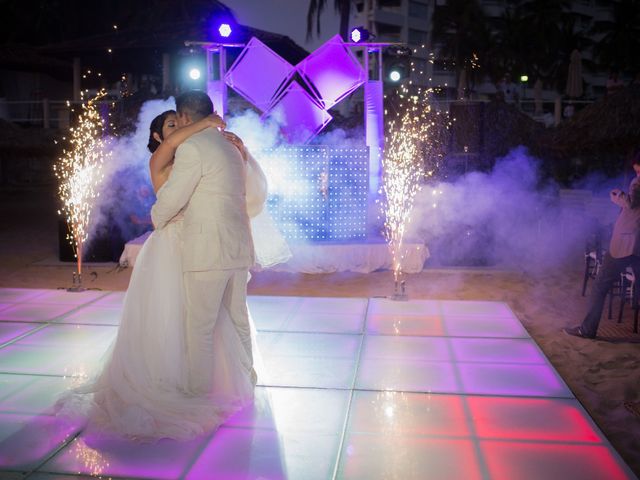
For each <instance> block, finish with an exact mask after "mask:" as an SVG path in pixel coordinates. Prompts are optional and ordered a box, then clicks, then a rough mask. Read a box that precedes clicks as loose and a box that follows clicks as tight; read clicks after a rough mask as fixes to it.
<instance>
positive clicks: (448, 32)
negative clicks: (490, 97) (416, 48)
mask: <svg viewBox="0 0 640 480" xmlns="http://www.w3.org/2000/svg"><path fill="white" fill-rule="evenodd" d="M433 41H434V45H440V49H439V52H438V55H439V56H440V57H441V58H443V59H446V60H448V61H450V62H451V63H452V64H453V66H454V68H455V71H456V76H457V77H458V79H459V77H460V75H461V74H462V71H463V70H465V69H466V70H467V71H470V73H472V74H475V72H474V71H473V65H475V64H476V60H475V59H478V62H479V65H480V67H483V66H484V65H485V63H484V62H485V60H486V59H487V58H488V50H489V47H490V34H489V30H488V28H487V22H486V17H485V15H484V11H483V10H482V7H481V6H480V4H479V3H478V1H477V0H448V1H447V3H446V4H445V5H442V6H438V7H436V10H435V13H434V16H433ZM473 76H474V75H472V78H473Z"/></svg>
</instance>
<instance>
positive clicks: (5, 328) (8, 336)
mask: <svg viewBox="0 0 640 480" xmlns="http://www.w3.org/2000/svg"><path fill="white" fill-rule="evenodd" d="M38 327H40V325H36V324H29V323H21V322H19V323H13V322H0V345H2V344H4V343H7V342H9V341H10V340H13V339H14V338H17V337H19V336H20V335H22V334H24V333H27V332H29V331H32V330H35V329H36V328H38Z"/></svg>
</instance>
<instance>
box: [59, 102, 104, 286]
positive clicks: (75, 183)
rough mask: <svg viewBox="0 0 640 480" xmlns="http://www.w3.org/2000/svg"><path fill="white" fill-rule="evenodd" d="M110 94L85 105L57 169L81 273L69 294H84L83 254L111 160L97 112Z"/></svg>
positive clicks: (101, 120)
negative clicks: (104, 170)
mask: <svg viewBox="0 0 640 480" xmlns="http://www.w3.org/2000/svg"><path fill="white" fill-rule="evenodd" d="M105 95H106V92H104V91H101V92H99V93H98V94H97V95H96V96H95V97H94V98H92V99H91V100H88V101H87V102H83V103H82V112H81V113H80V115H79V117H78V121H77V125H76V126H73V127H71V128H70V129H69V132H70V139H69V143H70V144H71V148H70V149H69V150H67V149H64V150H63V153H62V156H61V157H60V158H59V159H58V162H57V164H56V165H54V167H53V169H54V172H55V175H56V177H57V178H58V179H59V181H60V185H59V187H58V194H59V196H60V200H61V201H62V208H61V210H59V211H58V214H60V215H65V216H66V219H67V224H68V226H69V234H68V235H67V240H69V243H71V245H72V246H73V248H74V251H75V257H76V259H77V267H78V269H77V272H73V284H72V287H71V288H69V289H68V290H69V291H74V292H79V291H83V290H84V288H83V286H82V253H83V246H84V245H85V243H86V241H87V238H88V225H89V220H90V218H91V210H92V207H93V202H92V201H93V200H94V199H95V198H96V197H98V196H99V195H100V192H99V190H98V186H99V185H100V182H101V180H102V179H103V174H102V165H103V163H104V160H105V159H106V158H108V157H110V156H111V152H110V151H108V149H107V148H106V142H105V140H104V138H103V131H104V128H105V122H104V120H103V118H102V117H101V116H100V113H99V112H98V110H97V103H96V102H97V101H98V100H100V99H101V98H103V97H104V96H105Z"/></svg>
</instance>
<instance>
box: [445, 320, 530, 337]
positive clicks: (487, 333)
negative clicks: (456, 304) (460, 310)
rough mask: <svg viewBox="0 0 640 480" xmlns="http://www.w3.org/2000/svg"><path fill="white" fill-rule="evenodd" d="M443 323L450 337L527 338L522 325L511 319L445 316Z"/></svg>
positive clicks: (527, 335)
mask: <svg viewBox="0 0 640 480" xmlns="http://www.w3.org/2000/svg"><path fill="white" fill-rule="evenodd" d="M443 321H444V325H445V330H446V331H447V334H448V335H449V336H452V337H506V338H529V334H528V333H527V331H526V330H525V329H524V327H523V326H522V324H521V323H520V322H519V321H518V320H517V319H515V318H512V317H493V316H446V317H444V319H443Z"/></svg>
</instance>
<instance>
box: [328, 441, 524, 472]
mask: <svg viewBox="0 0 640 480" xmlns="http://www.w3.org/2000/svg"><path fill="white" fill-rule="evenodd" d="M338 478H349V479H362V480H365V479H372V478H397V479H410V478H411V479H423V478H424V479H426V478H428V479H430V480H431V479H435V480H450V479H454V478H456V479H457V478H460V479H462V478H463V479H465V480H475V479H478V480H479V479H481V478H482V474H481V470H480V464H479V461H478V458H477V454H476V450H475V446H474V444H473V442H472V441H471V440H455V439H453V440H452V439H433V438H425V437H401V436H395V435H357V434H351V435H348V436H347V438H346V439H345V443H344V446H343V449H342V455H341V457H340V466H339V469H338ZM513 478H517V477H513Z"/></svg>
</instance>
